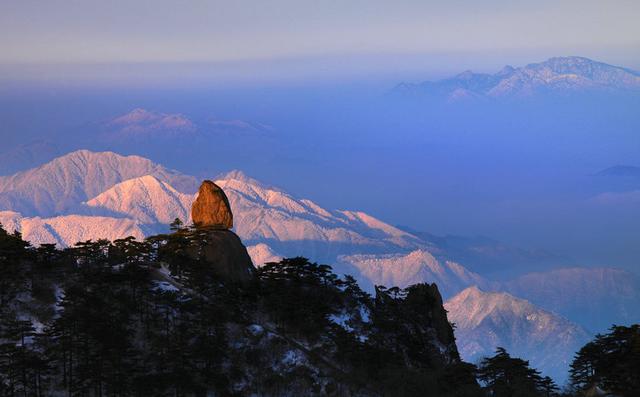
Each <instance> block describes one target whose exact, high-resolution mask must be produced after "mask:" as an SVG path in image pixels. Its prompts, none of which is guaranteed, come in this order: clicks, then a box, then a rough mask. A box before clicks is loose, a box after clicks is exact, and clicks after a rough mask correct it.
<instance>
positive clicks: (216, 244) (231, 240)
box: [191, 181, 256, 283]
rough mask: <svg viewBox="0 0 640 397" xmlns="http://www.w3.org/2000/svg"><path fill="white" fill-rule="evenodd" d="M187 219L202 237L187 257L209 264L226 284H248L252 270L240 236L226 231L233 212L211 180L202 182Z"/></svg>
mask: <svg viewBox="0 0 640 397" xmlns="http://www.w3.org/2000/svg"><path fill="white" fill-rule="evenodd" d="M191 216H192V219H193V223H194V225H195V226H196V228H197V229H198V232H197V233H201V235H202V236H203V239H202V240H201V242H202V244H200V245H199V246H198V247H196V249H195V250H193V251H192V254H191V255H192V256H194V257H196V258H197V259H199V260H203V261H205V262H207V263H209V264H211V268H212V271H213V272H214V273H215V274H216V275H218V276H219V277H221V278H223V279H225V280H227V281H232V282H239V283H245V282H248V281H251V280H252V279H253V278H254V276H255V270H256V269H255V267H254V266H253V262H252V261H251V257H250V256H249V253H248V252H247V248H246V247H245V246H244V244H242V241H241V240H240V237H238V235H237V234H235V233H234V232H232V231H231V230H229V229H231V228H232V227H233V213H232V212H231V206H230V205H229V200H228V199H227V196H226V194H225V193H224V191H223V190H222V189H221V188H220V187H219V186H218V185H216V184H215V183H213V182H211V181H204V182H202V185H201V186H200V190H199V191H198V197H197V198H196V200H195V201H194V203H193V205H192V207H191Z"/></svg>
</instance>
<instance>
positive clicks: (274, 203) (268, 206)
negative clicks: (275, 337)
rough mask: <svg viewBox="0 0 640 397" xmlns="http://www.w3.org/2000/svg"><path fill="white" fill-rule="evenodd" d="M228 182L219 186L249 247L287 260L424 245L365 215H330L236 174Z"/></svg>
mask: <svg viewBox="0 0 640 397" xmlns="http://www.w3.org/2000/svg"><path fill="white" fill-rule="evenodd" d="M225 178H226V179H219V180H217V181H216V183H217V184H218V185H219V186H220V187H221V188H223V189H224V191H225V192H226V194H227V196H228V197H229V201H230V203H231V209H232V210H233V213H234V228H235V230H236V233H238V235H240V237H242V239H243V240H244V241H246V242H248V243H250V244H253V243H260V242H262V243H267V244H268V245H269V246H271V247H273V248H274V249H275V250H276V251H278V252H280V253H282V254H283V255H287V256H296V255H306V256H309V257H311V258H314V259H316V260H327V259H329V258H331V259H334V258H335V256H337V255H339V254H344V253H349V252H358V251H360V252H393V251H397V250H405V251H406V250H409V249H415V248H417V247H423V246H425V244H424V243H423V242H422V241H421V240H420V239H419V238H417V237H415V236H413V235H411V234H409V233H407V232H403V231H401V230H399V229H397V228H395V227H393V226H391V225H389V224H386V223H384V222H382V221H380V220H378V219H376V218H374V217H372V216H370V215H367V214H365V213H362V212H353V211H336V210H327V209H324V208H322V207H320V206H319V205H317V204H316V203H314V202H312V201H311V200H304V199H303V200H300V199H296V198H294V197H293V196H291V195H289V194H287V193H286V192H284V191H282V190H279V189H277V188H272V187H266V186H264V185H262V184H260V183H259V182H257V181H255V180H250V179H248V178H243V177H238V176H237V174H236V175H235V176H230V177H225Z"/></svg>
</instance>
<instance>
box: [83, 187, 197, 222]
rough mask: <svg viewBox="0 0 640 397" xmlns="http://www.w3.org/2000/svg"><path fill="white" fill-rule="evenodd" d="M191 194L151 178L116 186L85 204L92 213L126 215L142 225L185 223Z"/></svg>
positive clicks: (192, 198) (191, 197) (188, 212)
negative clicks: (179, 221)
mask: <svg viewBox="0 0 640 397" xmlns="http://www.w3.org/2000/svg"><path fill="white" fill-rule="evenodd" d="M194 199H195V195H194V194H186V193H181V192H179V191H177V190H176V189H174V188H173V187H172V186H171V185H169V184H168V183H167V182H162V181H160V180H158V179H157V178H156V177H154V176H153V175H145V176H141V177H139V178H133V179H128V180H126V181H124V182H121V183H118V184H117V185H115V186H113V187H111V188H110V189H108V190H106V191H105V192H103V193H100V194H99V195H97V196H96V197H94V198H92V199H91V200H89V201H87V202H86V206H87V207H89V208H90V209H92V210H94V213H100V212H101V210H102V212H103V213H104V214H111V215H112V216H126V217H128V218H131V219H133V220H135V221H137V222H139V223H142V224H164V225H168V224H170V223H171V222H173V220H174V219H176V218H180V219H181V220H182V221H184V222H186V221H189V218H190V216H191V214H190V211H191V204H192V203H193V200H194Z"/></svg>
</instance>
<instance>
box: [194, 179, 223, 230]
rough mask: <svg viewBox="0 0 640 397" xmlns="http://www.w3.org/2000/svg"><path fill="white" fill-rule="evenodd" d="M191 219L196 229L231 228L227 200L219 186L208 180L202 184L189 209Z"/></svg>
mask: <svg viewBox="0 0 640 397" xmlns="http://www.w3.org/2000/svg"><path fill="white" fill-rule="evenodd" d="M191 219H193V223H194V224H195V225H196V226H198V227H209V228H214V229H231V228H233V214H232V213H231V206H230V205H229V199H228V198H227V195H226V194H225V193H224V191H223V190H222V188H220V186H218V185H216V184H215V183H213V182H212V181H209V180H206V181H204V182H202V185H200V189H199V190H198V197H197V198H196V201H195V202H194V203H193V206H192V207H191Z"/></svg>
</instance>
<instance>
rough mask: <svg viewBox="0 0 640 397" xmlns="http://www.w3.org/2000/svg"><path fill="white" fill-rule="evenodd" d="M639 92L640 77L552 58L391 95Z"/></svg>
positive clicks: (405, 87) (401, 88)
mask: <svg viewBox="0 0 640 397" xmlns="http://www.w3.org/2000/svg"><path fill="white" fill-rule="evenodd" d="M638 90H640V73H639V72H637V71H634V70H631V69H627V68H623V67H619V66H613V65H609V64H606V63H602V62H597V61H593V60H591V59H588V58H584V57H577V56H569V57H554V58H550V59H548V60H546V61H544V62H540V63H531V64H528V65H526V66H523V67H513V66H505V67H504V68H503V69H502V70H500V71H499V72H497V73H494V74H487V73H474V72H472V71H470V70H468V71H465V72H463V73H460V74H458V75H456V76H454V77H451V78H447V79H443V80H439V81H425V82H422V83H418V84H415V83H401V84H399V85H398V86H396V87H395V89H394V90H393V93H394V94H398V95H402V96H410V97H423V96H424V97H429V96H433V97H439V98H444V99H446V100H448V101H454V102H455V101H460V100H469V99H496V98H518V97H520V98H522V97H531V96H534V95H537V94H545V93H560V94H565V93H572V92H593V91H605V92H619V91H638Z"/></svg>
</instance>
